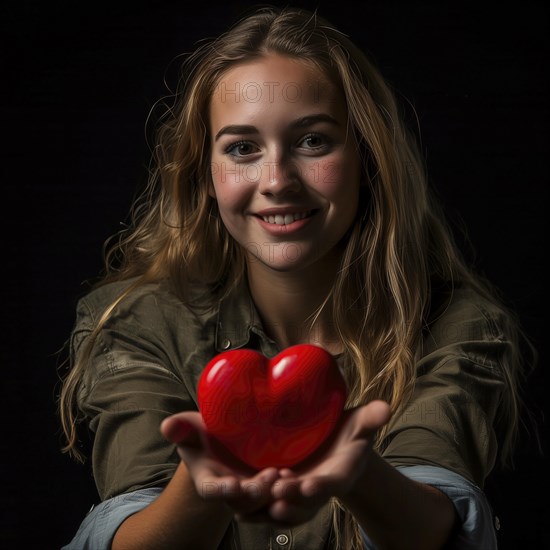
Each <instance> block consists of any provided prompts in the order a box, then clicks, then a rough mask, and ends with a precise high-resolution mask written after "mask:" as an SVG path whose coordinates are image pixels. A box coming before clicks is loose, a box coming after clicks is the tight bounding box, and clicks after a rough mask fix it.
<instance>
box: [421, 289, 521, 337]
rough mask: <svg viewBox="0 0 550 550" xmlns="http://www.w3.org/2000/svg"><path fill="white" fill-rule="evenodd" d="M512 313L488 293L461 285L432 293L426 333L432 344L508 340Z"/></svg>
mask: <svg viewBox="0 0 550 550" xmlns="http://www.w3.org/2000/svg"><path fill="white" fill-rule="evenodd" d="M511 321H512V314H511V312H510V311H509V310H508V309H507V308H506V307H505V306H504V305H503V304H502V303H501V302H500V300H499V299H498V298H497V297H496V296H493V295H492V294H491V293H490V292H489V291H487V292H485V291H484V290H482V289H476V288H474V287H473V286H467V285H460V286H454V287H452V288H447V289H443V290H437V291H436V292H434V293H432V302H431V307H430V311H429V314H428V317H427V319H426V325H425V328H426V332H427V334H428V335H429V339H430V340H431V341H432V342H438V343H439V344H452V343H457V342H460V341H472V340H476V341H480V340H485V341H487V340H506V339H507V335H508V332H509V330H510V329H511V326H512V323H511Z"/></svg>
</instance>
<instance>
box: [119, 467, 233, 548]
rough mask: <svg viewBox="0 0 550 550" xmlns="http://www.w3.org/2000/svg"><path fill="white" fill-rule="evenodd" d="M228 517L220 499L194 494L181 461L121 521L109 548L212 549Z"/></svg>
mask: <svg viewBox="0 0 550 550" xmlns="http://www.w3.org/2000/svg"><path fill="white" fill-rule="evenodd" d="M231 519H232V512H231V509H230V508H229V507H228V506H226V505H225V504H224V503H223V502H220V501H206V500H203V499H202V498H201V497H200V496H199V495H198V494H197V492H196V490H195V487H194V485H193V482H192V481H191V478H190V477H189V474H188V472H187V468H186V467H185V464H183V463H180V465H179V466H178V468H177V470H176V472H175V474H174V477H173V478H172V480H171V481H170V482H169V483H168V485H167V486H166V488H165V489H164V491H163V492H162V493H161V494H160V495H159V497H158V498H157V499H156V500H155V501H154V502H153V503H151V504H150V505H149V506H147V507H146V508H144V509H143V510H141V511H140V512H137V513H136V514H133V515H132V516H130V517H129V518H128V519H127V520H126V521H124V522H123V523H122V524H121V526H120V527H119V529H118V530H117V532H116V534H115V537H114V539H113V543H112V547H111V548H112V550H145V549H147V550H155V549H157V548H158V549H166V548H194V549H195V548H196V549H197V550H201V549H205V550H212V549H213V548H217V547H218V546H219V544H220V541H221V540H222V538H223V536H224V533H225V531H226V530H227V527H228V525H229V523H230V521H231Z"/></svg>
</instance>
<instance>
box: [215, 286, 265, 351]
mask: <svg viewBox="0 0 550 550" xmlns="http://www.w3.org/2000/svg"><path fill="white" fill-rule="evenodd" d="M251 331H254V332H255V333H256V334H263V333H264V331H263V327H262V323H261V320H260V316H259V314H258V312H257V310H256V307H255V306H254V302H253V301H252V297H251V296H250V292H249V290H248V284H247V282H246V278H243V280H241V281H240V282H239V283H238V284H237V285H236V286H235V287H234V288H232V289H231V291H230V292H229V294H228V295H227V296H226V297H225V298H223V299H222V300H220V303H219V308H218V320H217V323H216V343H215V345H216V350H217V351H218V352H223V351H228V350H231V349H236V348H242V347H244V346H246V345H247V344H248V343H249V342H250V338H251V334H250V333H251Z"/></svg>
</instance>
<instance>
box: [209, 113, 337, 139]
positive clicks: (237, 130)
mask: <svg viewBox="0 0 550 550" xmlns="http://www.w3.org/2000/svg"><path fill="white" fill-rule="evenodd" d="M318 122H328V123H329V124H334V125H336V126H339V125H340V123H339V122H338V121H337V120H336V119H335V118H334V117H332V116H330V115H328V114H326V113H319V114H315V115H307V116H304V117H301V118H298V119H296V120H294V121H293V122H292V123H291V124H290V127H291V128H293V129H294V128H304V127H307V126H312V125H313V124H316V123H318ZM247 134H248V135H250V134H259V130H258V128H256V127H255V126H249V125H246V124H230V125H229V126H224V127H223V128H222V129H221V130H220V131H219V132H218V133H217V134H216V136H215V138H214V141H218V139H219V138H220V137H221V136H222V135H231V136H235V135H247Z"/></svg>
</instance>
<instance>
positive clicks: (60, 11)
mask: <svg viewBox="0 0 550 550" xmlns="http://www.w3.org/2000/svg"><path fill="white" fill-rule="evenodd" d="M295 5H301V6H305V7H315V6H318V7H319V12H320V13H321V14H322V15H324V16H325V17H327V18H329V19H331V20H332V21H333V22H334V23H336V24H337V25H339V26H340V28H341V29H342V30H343V31H345V32H346V33H347V34H349V35H351V37H352V38H354V39H355V40H356V42H358V43H359V45H361V46H362V47H363V48H365V49H366V50H367V51H369V52H370V53H371V55H372V56H373V58H374V60H375V61H376V62H377V64H378V65H379V67H380V68H381V69H382V72H383V73H384V74H385V75H386V77H387V78H388V79H389V81H390V82H391V83H392V85H393V86H394V87H395V89H396V90H397V91H398V92H399V94H400V95H402V96H403V98H406V99H407V101H408V102H409V103H408V105H409V107H408V109H409V111H410V109H411V107H414V109H415V110H416V112H417V115H418V122H419V125H420V131H421V137H422V149H423V152H424V154H425V156H426V158H427V167H428V171H429V174H430V179H431V181H432V183H433V185H434V186H435V187H436V188H437V190H438V192H439V194H440V196H441V198H442V200H443V202H444V205H445V208H446V209H447V211H448V213H449V215H450V217H451V219H452V220H453V223H454V224H455V226H456V228H457V229H459V228H460V230H465V231H466V233H467V236H468V239H469V241H470V242H471V243H472V246H473V249H472V248H470V247H469V246H468V247H467V254H468V255H469V257H470V258H471V260H472V261H473V262H475V263H476V265H477V266H478V267H479V269H480V270H481V271H483V272H484V273H485V274H486V275H488V276H489V277H490V278H491V279H492V280H493V282H495V283H496V284H497V285H498V286H499V287H500V288H501V290H502V292H503V294H504V296H505V297H506V298H507V300H508V301H509V303H511V304H512V305H513V306H514V307H516V309H517V311H518V313H519V314H520V316H521V318H522V320H523V323H524V326H525V328H526V330H527V332H528V333H529V334H530V335H531V336H532V338H533V340H534V341H535V343H536V345H537V346H538V347H539V350H540V352H541V367H540V368H539V370H538V371H536V372H535V373H534V374H533V375H532V376H531V377H530V378H529V381H528V385H527V388H526V393H527V397H528V399H529V401H530V403H532V408H533V410H534V414H535V416H536V417H537V418H541V416H542V409H543V408H544V403H543V400H544V388H543V383H544V376H543V371H544V368H545V366H546V359H547V357H548V356H547V352H546V350H545V349H544V348H543V346H544V344H545V338H544V332H543V330H544V329H543V326H544V324H543V321H544V315H543V312H544V311H545V308H546V307H547V303H546V294H547V293H546V288H543V268H542V261H543V257H544V255H545V254H546V245H547V239H546V229H547V224H546V218H545V211H546V209H547V208H548V203H547V186H548V180H547V174H548V168H549V163H548V152H549V151H548V132H547V129H548V123H549V117H548V80H547V71H548V39H547V38H546V31H548V8H547V7H546V4H545V3H544V2H519V1H516V2H507V3H506V2H505V3H500V2H482V1H480V2H477V3H471V4H470V3H467V2H427V1H418V2H397V1H395V0H390V1H381V0H376V1H371V2H364V3H359V2H357V3H355V2H347V1H343V0H340V1H338V2H296V3H295ZM247 6H248V4H247V3H242V2H233V3H229V2H224V3H214V2H203V3H194V4H191V5H189V6H188V7H184V6H183V3H182V2H175V1H172V2H170V1H158V2H152V1H151V2H140V1H137V0H136V1H134V2H131V3H129V2H116V1H112V2H103V1H99V0H98V1H94V2H91V1H82V2H55V1H50V2H41V1H40V0H34V1H32V0H28V1H18V2H15V1H14V2H9V1H8V2H6V1H4V2H3V3H2V5H1V6H0V29H1V43H0V46H1V50H0V63H1V65H0V69H1V73H0V100H1V105H0V109H1V123H2V142H3V146H2V149H1V156H2V158H1V163H0V170H1V184H2V197H3V198H4V200H3V202H2V204H3V209H2V210H3V213H2V215H1V219H2V220H3V222H4V224H5V229H4V231H3V232H2V235H3V243H2V246H1V249H2V251H3V254H2V257H3V259H2V271H3V272H4V283H3V284H2V285H1V286H2V290H3V294H4V296H3V297H2V308H3V312H2V330H1V335H2V339H3V340H4V343H3V345H2V364H1V368H2V374H1V380H2V390H3V396H4V400H3V403H4V405H5V407H4V414H3V416H2V422H1V426H2V438H1V439H2V453H1V460H2V476H3V480H2V486H1V490H2V493H3V494H2V496H3V498H2V507H3V510H2V513H1V514H0V517H1V520H0V521H1V522H2V528H1V535H0V536H1V537H2V539H5V540H2V541H0V542H2V543H5V544H4V545H3V547H5V548H20V547H21V548H22V547H24V548H41V549H45V548H59V546H60V545H61V544H62V543H64V542H67V541H68V540H69V539H70V538H71V536H72V534H73V533H74V531H75V529H76V528H77V526H78V524H79V523H80V521H81V519H82V517H83V516H84V514H85V512H86V511H87V510H88V508H89V507H90V505H91V504H92V503H93V502H95V500H96V494H95V489H94V486H93V481H92V478H91V474H90V471H89V467H88V465H84V466H80V465H77V464H74V463H73V462H71V461H70V460H69V458H68V457H66V456H65V455H62V454H61V453H60V450H59V449H60V445H61V438H60V434H59V427H58V419H57V416H56V411H55V400H56V395H57V392H58V389H59V388H58V386H57V383H58V379H57V366H58V357H57V355H56V352H57V350H58V349H59V348H60V347H61V346H62V345H63V343H64V341H65V339H66V338H67V336H68V335H69V332H70V329H71V326H72V323H73V318H74V317H73V316H74V306H75V303H76V300H77V298H78V297H79V296H80V295H82V293H83V292H84V291H85V289H86V287H85V285H83V281H84V280H85V279H87V278H90V277H93V276H95V275H96V274H97V273H98V271H99V270H100V268H101V247H102V243H103V241H104V240H105V239H106V238H107V237H108V236H109V235H110V234H112V233H113V232H114V231H116V230H117V229H118V228H119V224H120V222H121V221H123V220H125V219H126V218H127V212H128V209H129V204H130V201H131V199H132V197H133V194H134V191H135V189H136V187H137V186H138V185H140V184H142V183H143V181H144V179H145V177H146V165H147V160H148V149H147V145H146V141H145V131H144V127H145V121H146V118H147V116H148V113H149V111H150V109H151V107H152V105H153V104H154V102H155V101H156V100H157V99H159V98H160V97H161V96H162V95H163V94H164V93H165V91H166V90H165V88H164V84H163V79H164V78H165V76H166V78H167V79H168V80H169V81H170V79H172V78H173V76H174V75H175V65H174V64H173V63H172V61H173V59H174V58H175V57H176V56H177V55H178V54H180V53H183V52H187V51H189V50H191V49H192V48H193V45H194V44H195V42H196V41H197V40H198V39H200V38H203V37H205V36H210V35H214V34H216V33H218V32H219V31H221V30H223V29H225V28H226V26H227V24H228V23H230V22H232V21H233V19H234V17H235V16H237V15H238V14H240V13H241V11H242V9H243V8H245V7H247ZM359 6H362V7H361V8H360V7H359ZM412 120H413V119H412V117H411V121H412ZM459 242H461V243H462V244H463V245H464V246H465V247H466V239H464V238H462V237H459ZM474 251H475V252H474ZM545 468H546V462H545V458H544V457H543V456H542V455H540V454H538V452H537V447H536V444H535V442H534V439H533V438H528V437H524V438H523V440H522V445H521V447H520V448H519V450H518V453H517V461H516V470H515V471H512V472H505V473H499V474H498V475H495V476H494V477H493V478H492V480H491V481H490V484H489V486H488V491H489V492H490V495H491V498H492V502H493V505H494V507H495V508H496V511H497V513H498V514H499V516H500V518H501V523H502V527H501V531H500V540H501V547H502V548H510V549H512V548H516V547H521V548H540V547H542V543H543V540H544V541H546V543H548V530H547V525H546V524H547V522H548V520H549V518H548V506H547V505H546V504H544V503H543V501H542V499H540V498H539V495H540V494H541V492H542V490H541V482H542V480H543V478H544V477H545Z"/></svg>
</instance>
